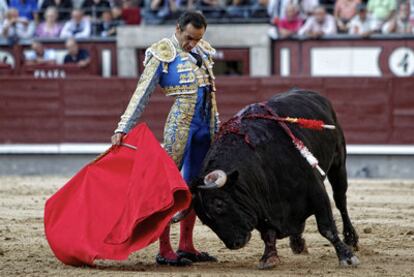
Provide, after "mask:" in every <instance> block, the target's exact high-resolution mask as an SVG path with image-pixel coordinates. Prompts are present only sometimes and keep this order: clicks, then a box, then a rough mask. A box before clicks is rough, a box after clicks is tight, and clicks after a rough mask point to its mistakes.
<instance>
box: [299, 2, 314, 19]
mask: <svg viewBox="0 0 414 277" xmlns="http://www.w3.org/2000/svg"><path fill="white" fill-rule="evenodd" d="M299 3H300V4H299V5H300V10H301V11H302V14H303V17H304V18H307V17H309V16H311V15H312V13H313V11H314V10H315V8H316V7H317V6H319V0H302V1H299Z"/></svg>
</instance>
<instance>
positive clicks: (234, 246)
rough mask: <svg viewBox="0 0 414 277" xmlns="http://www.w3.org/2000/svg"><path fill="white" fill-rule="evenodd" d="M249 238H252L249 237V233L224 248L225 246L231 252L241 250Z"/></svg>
mask: <svg viewBox="0 0 414 277" xmlns="http://www.w3.org/2000/svg"><path fill="white" fill-rule="evenodd" d="M251 237H252V235H251V233H249V234H247V236H245V237H242V238H238V239H235V240H234V241H232V242H231V243H229V244H228V245H226V246H227V248H229V249H231V250H237V249H240V248H243V247H244V246H246V244H247V243H248V242H249V241H250V238H251Z"/></svg>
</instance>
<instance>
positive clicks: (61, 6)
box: [41, 0, 73, 20]
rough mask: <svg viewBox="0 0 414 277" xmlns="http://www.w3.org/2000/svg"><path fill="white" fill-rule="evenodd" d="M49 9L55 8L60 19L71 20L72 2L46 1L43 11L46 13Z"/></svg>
mask: <svg viewBox="0 0 414 277" xmlns="http://www.w3.org/2000/svg"><path fill="white" fill-rule="evenodd" d="M49 7H55V8H56V9H57V11H58V12H59V16H58V18H59V19H60V20H68V19H69V18H70V12H71V11H72V8H73V5H72V1H71V0H44V1H43V3H42V6H41V10H42V11H45V10H46V9H47V8H49Z"/></svg>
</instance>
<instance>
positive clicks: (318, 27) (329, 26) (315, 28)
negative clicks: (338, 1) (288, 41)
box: [298, 14, 336, 36]
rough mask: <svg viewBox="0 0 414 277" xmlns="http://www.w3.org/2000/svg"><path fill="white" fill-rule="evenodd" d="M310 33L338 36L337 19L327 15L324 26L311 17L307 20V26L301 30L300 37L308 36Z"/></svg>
mask: <svg viewBox="0 0 414 277" xmlns="http://www.w3.org/2000/svg"><path fill="white" fill-rule="evenodd" d="M309 32H312V33H314V32H322V33H323V35H334V34H336V23H335V18H334V17H333V16H332V15H330V14H326V16H325V21H324V22H323V23H322V24H319V23H318V22H317V21H316V20H315V17H314V16H311V17H309V18H308V20H306V23H305V25H303V26H302V28H300V30H299V32H298V35H299V36H304V35H305V36H306V35H307V34H308V33H309Z"/></svg>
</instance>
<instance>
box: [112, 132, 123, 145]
mask: <svg viewBox="0 0 414 277" xmlns="http://www.w3.org/2000/svg"><path fill="white" fill-rule="evenodd" d="M124 136H125V133H115V134H114V135H113V136H112V137H111V142H112V145H117V146H119V145H121V143H122V139H123V138H124Z"/></svg>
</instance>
